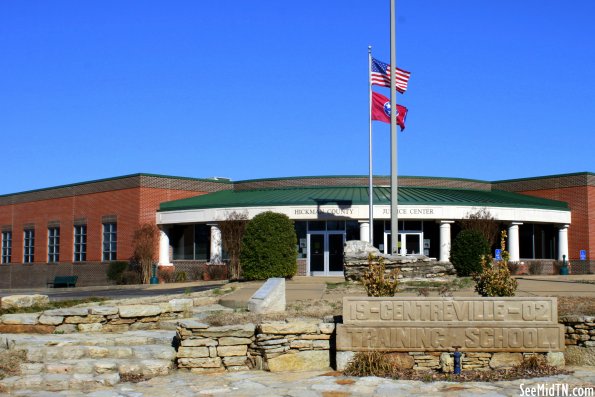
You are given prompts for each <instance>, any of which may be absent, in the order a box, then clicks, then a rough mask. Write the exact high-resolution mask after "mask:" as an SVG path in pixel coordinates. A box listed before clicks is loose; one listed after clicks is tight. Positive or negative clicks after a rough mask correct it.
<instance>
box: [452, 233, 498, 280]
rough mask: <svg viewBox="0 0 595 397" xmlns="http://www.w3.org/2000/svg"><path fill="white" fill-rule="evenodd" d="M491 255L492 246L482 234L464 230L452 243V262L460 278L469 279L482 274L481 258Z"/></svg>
mask: <svg viewBox="0 0 595 397" xmlns="http://www.w3.org/2000/svg"><path fill="white" fill-rule="evenodd" d="M489 253H490V246H489V244H488V242H487V240H486V239H485V237H484V236H483V235H482V234H481V233H479V232H477V231H475V230H462V231H461V232H460V233H459V234H458V235H457V237H455V239H454V240H453V242H452V247H451V249H450V262H451V263H452V265H453V266H454V268H455V269H456V271H457V275H458V276H459V277H468V276H470V275H471V274H473V273H479V272H481V270H482V268H481V257H482V255H484V256H485V255H489Z"/></svg>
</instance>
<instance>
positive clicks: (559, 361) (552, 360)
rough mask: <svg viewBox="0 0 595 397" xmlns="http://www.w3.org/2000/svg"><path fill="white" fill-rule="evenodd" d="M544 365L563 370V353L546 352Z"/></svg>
mask: <svg viewBox="0 0 595 397" xmlns="http://www.w3.org/2000/svg"><path fill="white" fill-rule="evenodd" d="M545 360H546V363H547V364H548V365H551V366H552V367H558V368H564V363H565V361H564V353H563V352H548V353H547V354H546V356H545Z"/></svg>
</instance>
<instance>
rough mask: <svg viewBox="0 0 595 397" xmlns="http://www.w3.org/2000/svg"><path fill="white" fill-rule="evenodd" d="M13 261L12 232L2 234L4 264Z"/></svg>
mask: <svg viewBox="0 0 595 397" xmlns="http://www.w3.org/2000/svg"><path fill="white" fill-rule="evenodd" d="M11 260H12V231H5V232H2V263H10V262H11Z"/></svg>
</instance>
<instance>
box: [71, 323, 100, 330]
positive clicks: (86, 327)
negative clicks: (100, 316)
mask: <svg viewBox="0 0 595 397" xmlns="http://www.w3.org/2000/svg"><path fill="white" fill-rule="evenodd" d="M77 329H78V331H79V332H101V330H102V329H103V324H101V323H90V324H83V323H80V324H77Z"/></svg>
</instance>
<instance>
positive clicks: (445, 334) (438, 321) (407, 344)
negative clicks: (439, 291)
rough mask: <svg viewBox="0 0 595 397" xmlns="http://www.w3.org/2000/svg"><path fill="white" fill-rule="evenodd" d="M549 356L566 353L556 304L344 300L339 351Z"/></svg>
mask: <svg viewBox="0 0 595 397" xmlns="http://www.w3.org/2000/svg"><path fill="white" fill-rule="evenodd" d="M454 346H459V347H460V350H461V351H468V352H550V351H561V350H562V349H563V348H564V327H563V326H562V325H560V324H558V310H557V299H556V298H422V297H420V298H412V297H404V298H394V297H392V298H390V297H387V298H364V297H345V298H343V324H342V325H339V326H338V327H337V350H344V351H364V350H386V351H406V352H415V351H452V350H453V347H454Z"/></svg>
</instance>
